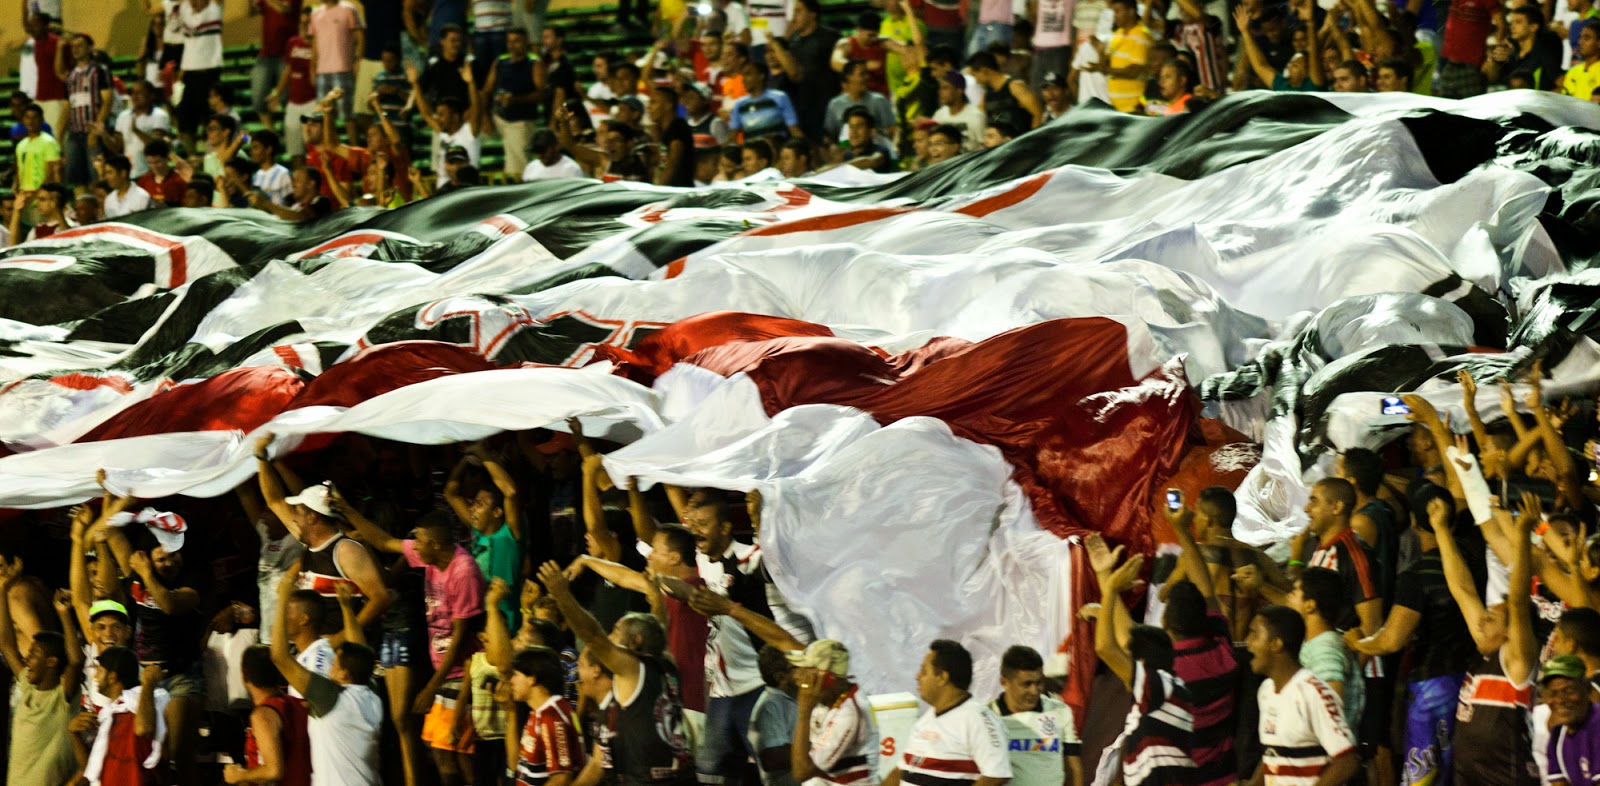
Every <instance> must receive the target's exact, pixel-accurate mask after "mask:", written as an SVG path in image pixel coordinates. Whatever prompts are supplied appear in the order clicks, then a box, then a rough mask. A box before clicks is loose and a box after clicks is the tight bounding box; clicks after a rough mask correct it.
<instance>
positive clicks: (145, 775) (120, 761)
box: [100, 712, 156, 786]
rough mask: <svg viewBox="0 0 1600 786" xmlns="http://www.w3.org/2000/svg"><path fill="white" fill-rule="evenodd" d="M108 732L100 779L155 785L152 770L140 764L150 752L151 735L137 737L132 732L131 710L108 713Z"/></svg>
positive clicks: (122, 784) (124, 784)
mask: <svg viewBox="0 0 1600 786" xmlns="http://www.w3.org/2000/svg"><path fill="white" fill-rule="evenodd" d="M107 733H108V734H110V735H111V736H110V737H109V738H108V739H107V740H106V743H107V745H106V758H105V764H104V765H103V766H102V767H101V768H100V782H101V783H104V784H108V786H109V784H113V783H114V784H117V785H118V786H156V771H155V770H153V769H152V770H147V769H145V768H144V760H145V759H146V758H147V757H149V756H150V751H151V750H152V744H153V743H154V742H155V737H154V736H153V735H152V736H149V737H140V736H139V735H137V734H135V733H134V732H133V713H131V712H119V713H116V714H115V715H112V716H111V729H110V730H109V731H108V732H107Z"/></svg>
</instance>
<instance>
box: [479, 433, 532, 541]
mask: <svg viewBox="0 0 1600 786" xmlns="http://www.w3.org/2000/svg"><path fill="white" fill-rule="evenodd" d="M467 450H468V451H470V452H472V453H473V454H474V455H476V456H477V457H478V458H479V460H480V461H482V462H483V470H484V471H485V472H487V473H489V480H491V481H493V482H494V487H495V488H497V489H499V490H500V496H501V497H502V498H503V500H502V502H501V507H502V508H503V509H504V510H505V514H506V526H508V527H510V528H511V535H512V536H513V537H515V538H516V539H517V540H519V541H520V540H522V504H521V498H520V497H519V496H518V494H517V480H516V478H513V477H511V472H510V471H509V470H507V469H506V467H505V465H504V464H502V463H501V462H500V459H499V458H497V457H495V455H494V454H493V453H490V452H489V451H488V449H487V448H485V447H484V446H483V444H482V443H478V444H475V445H473V446H471V447H469V448H467Z"/></svg>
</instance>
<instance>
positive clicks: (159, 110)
mask: <svg viewBox="0 0 1600 786" xmlns="http://www.w3.org/2000/svg"><path fill="white" fill-rule="evenodd" d="M150 3H151V8H150V25H149V30H148V32H147V34H146V37H145V42H144V46H143V48H142V50H141V52H140V53H139V59H138V62H137V65H136V67H135V69H134V73H132V74H129V75H127V76H123V77H114V76H113V74H112V71H111V69H110V60H109V58H108V57H107V56H106V54H105V53H104V52H103V51H100V50H97V49H96V48H95V42H94V41H93V40H92V39H91V38H90V37H89V36H87V35H84V34H81V33H72V32H66V31H62V30H61V28H60V19H59V18H54V17H52V15H51V13H50V11H52V10H53V11H59V6H57V7H56V8H53V9H52V8H49V5H50V4H48V3H45V4H40V3H37V2H31V1H30V2H27V3H23V4H22V7H23V22H24V26H25V28H26V29H27V31H28V33H29V36H30V37H29V38H28V40H27V43H26V45H25V46H24V48H23V51H22V56H21V62H20V63H19V66H20V67H19V73H20V75H21V85H20V90H19V91H18V92H17V93H15V94H13V95H12V96H11V112H12V115H13V117H14V125H13V127H12V132H11V137H12V142H13V153H14V155H13V161H14V174H13V175H12V176H11V178H9V179H10V180H11V183H12V186H13V194H14V196H12V195H8V197H7V199H6V200H5V202H4V203H3V204H0V234H5V235H8V236H11V238H12V241H13V242H20V241H22V240H23V239H25V238H27V237H46V236H48V235H49V234H50V233H51V232H53V231H55V230H57V229H59V228H62V227H67V226H73V225H76V224H82V223H88V222H91V221H95V220H99V219H102V218H115V217H118V216H121V215H126V214H127V213H131V212H134V211H138V210H143V209H147V208H149V207H159V206H161V205H167V206H188V207H199V206H208V205H209V206H213V207H239V208H246V207H254V208H258V209H262V210H268V211H270V212H272V213H274V214H276V215H278V216H280V217H282V218H286V219H295V220H299V219H308V218H314V217H318V216H322V215H326V214H327V213H329V212H331V211H334V210H338V209H341V208H343V207H346V206H349V205H372V206H378V207H394V206H398V205H401V204H405V203H406V202H409V201H412V200H415V199H420V198H424V197H426V196H429V195H431V194H435V193H442V192H444V191H448V190H454V189H457V188H463V187H467V186H473V185H479V184H492V183H501V182H506V181H516V180H534V179H540V178H557V177H593V178H601V179H606V180H619V179H620V180H636V181H645V182H652V183H656V184H661V185H674V186H685V187H689V186H704V185H707V184H711V183H718V182H727V181H731V180H741V179H766V178H777V177H798V176H802V175H805V174H808V173H816V172H818V171H820V170H823V169H827V168H830V167H835V166H855V167H859V168H862V169H869V170H873V171H875V172H885V173H888V172H896V171H904V170H917V169H921V168H924V167H928V166H932V165H936V164H939V163H942V162H944V161H948V160H950V159H952V158H956V157H958V156H961V155H963V154H965V153H970V152H972V151H975V150H978V149H980V148H992V147H996V146H998V145H1001V144H1004V143H1005V142H1006V141H1008V140H1010V139H1012V138H1014V137H1016V136H1018V135H1020V134H1022V133H1025V132H1027V131H1028V130H1030V129H1032V128H1037V127H1038V126H1040V125H1041V124H1044V123H1047V122H1049V121H1050V120H1052V119H1053V118H1055V117H1057V116H1059V115H1060V114H1061V113H1063V112H1065V111H1066V110H1067V109H1068V108H1069V107H1070V106H1073V105H1075V104H1080V103H1083V102H1085V101H1089V100H1091V99H1099V100H1101V101H1104V102H1106V103H1108V104H1110V105H1111V106H1113V107H1115V108H1116V109H1117V110H1120V111H1123V112H1132V113H1139V114H1150V115H1169V114H1177V113H1183V112H1190V111H1196V110H1199V109H1202V108H1203V107H1204V106H1205V105H1206V103H1208V102H1209V101H1212V100H1215V99H1216V98H1218V97H1220V96H1221V95H1223V94H1225V93H1227V92H1230V91H1238V90H1246V89H1253V88H1266V89H1271V90H1288V91H1317V90H1331V91H1339V92H1368V91H1379V92H1387V91H1404V92H1413V93H1420V94H1428V95H1438V96H1442V97H1448V98H1464V97H1468V96H1472V95H1476V94H1480V93H1483V92H1485V91H1487V90H1500V89H1515V88H1523V89H1536V90H1555V91H1559V92H1563V93H1566V94H1567V95H1571V96H1576V97H1578V98H1581V99H1586V100H1587V99H1590V98H1591V97H1592V96H1593V94H1594V89H1595V87H1596V86H1597V85H1600V28H1596V29H1595V30H1594V31H1592V32H1589V33H1586V32H1585V30H1587V29H1588V27H1589V22H1590V20H1592V19H1593V18H1595V16H1596V13H1597V12H1596V10H1595V9H1594V8H1593V7H1592V3H1591V0H1562V3H1561V4H1560V6H1559V7H1558V3H1557V2H1556V0H1544V2H1542V3H1534V2H1530V0H1504V3H1503V4H1502V2H1500V0H1493V1H1491V0H1455V2H1448V3H1447V2H1443V1H1442V0H1435V1H1433V2H1429V1H1428V0H1413V2H1409V3H1406V4H1403V5H1400V4H1391V3H1383V4H1379V3H1377V2H1375V0H1335V1H1334V2H1326V1H1324V0H1290V2H1289V3H1288V4H1287V5H1280V4H1276V3H1269V2H1265V0H1243V2H1238V3H1227V2H1223V1H1222V0H1214V1H1213V2H1201V0H1177V1H1176V2H1175V3H1170V4H1168V3H1164V2H1159V1H1158V0H1152V1H1151V2H1148V3H1146V4H1144V5H1142V6H1141V5H1139V4H1138V3H1137V2H1136V0H1029V2H1027V3H1026V4H1025V5H1026V7H1025V8H1024V7H1023V4H1021V3H1017V2H1015V1H1014V0H981V1H980V2H979V3H978V4H977V8H976V9H975V13H974V9H972V8H971V7H969V6H970V4H969V3H966V2H960V3H956V2H949V0H874V5H875V6H881V9H880V10H870V11H865V12H862V13H860V14H859V15H858V16H856V17H855V19H854V20H853V26H852V27H851V28H849V29H846V30H834V29H832V28H830V27H828V26H827V25H825V24H823V19H822V12H823V8H822V6H821V4H820V0H752V1H751V2H749V3H746V2H742V1H741V0H716V2H714V3H709V4H703V5H700V6H693V5H687V4H686V3H685V2H683V0H672V1H671V2H663V3H661V4H660V5H659V6H658V7H657V8H655V9H654V10H653V11H647V10H646V9H644V8H635V7H633V6H630V5H626V4H625V7H623V8H621V9H619V12H618V13H619V17H618V19H619V25H618V32H620V33H625V34H637V35H645V33H646V31H648V33H649V34H650V35H653V36H657V37H658V38H657V40H656V41H655V43H654V45H653V46H651V47H650V49H649V50H648V51H646V52H642V53H641V52H633V53H631V54H622V53H611V54H606V55H603V56H600V57H596V58H595V60H594V63H593V74H594V81H593V82H592V83H591V84H589V85H587V86H583V85H580V84H579V81H578V66H577V64H576V63H575V62H573V55H572V54H571V53H569V52H568V50H567V48H566V42H565V34H564V31H563V30H562V28H561V27H559V26H554V25H546V24H545V16H546V13H545V11H546V8H547V6H548V0H438V1H437V2H431V3H430V2H429V0H406V2H404V3H401V2H398V0H397V1H396V2H390V3H365V4H357V3H355V2H353V1H352V0H251V3H252V4H251V9H252V11H253V12H254V13H255V14H257V15H259V17H260V21H259V24H260V27H261V44H260V50H259V53H258V56H257V57H256V59H255V62H254V65H253V66H252V69H251V75H250V82H251V88H252V89H251V95H250V99H249V101H248V102H244V103H247V104H248V107H247V108H248V112H247V113H245V114H243V115H241V113H240V111H238V109H237V108H236V102H235V99H236V96H235V95H234V94H233V91H232V90H231V89H230V86H229V85H228V84H227V83H226V82H224V81H223V80H222V79H221V75H222V72H223V69H224V52H223V47H222V31H223V30H222V28H223V14H222V4H221V0H150ZM634 5H638V4H637V3H635V4H634ZM1224 20H1228V21H1227V22H1225V21H1224ZM969 31H970V34H969ZM1230 63H1231V65H1230ZM243 105H244V104H238V106H243ZM422 135H426V137H427V140H428V147H429V154H428V157H427V160H426V161H421V160H419V161H413V160H412V149H413V141H418V142H420V141H421V136H422ZM490 136H493V137H497V138H498V139H499V141H500V145H501V147H502V148H503V151H504V155H503V156H502V157H501V158H500V160H499V164H500V167H499V168H498V169H497V171H495V172H486V171H484V169H483V168H482V166H481V165H482V164H483V163H484V162H483V160H482V156H481V151H482V147H483V145H482V141H483V140H484V139H486V138H488V137H490ZM158 143H159V144H158ZM5 239H6V238H3V237H0V240H5Z"/></svg>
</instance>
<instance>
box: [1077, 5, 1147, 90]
mask: <svg viewBox="0 0 1600 786" xmlns="http://www.w3.org/2000/svg"><path fill="white" fill-rule="evenodd" d="M1110 6H1111V23H1112V26H1113V28H1114V32H1113V33H1112V34H1111V43H1110V44H1109V45H1106V44H1100V43H1098V42H1097V41H1091V43H1094V44H1095V48H1096V49H1099V50H1100V61H1099V62H1098V63H1095V64H1094V65H1092V66H1088V67H1086V68H1085V69H1084V70H1087V71H1098V72H1100V73H1103V74H1105V75H1106V76H1107V77H1109V82H1110V84H1109V85H1108V88H1109V90H1110V93H1111V105H1112V106H1113V107H1115V108H1116V109H1117V111H1119V112H1135V111H1137V110H1138V108H1139V103H1140V98H1141V97H1142V96H1143V95H1144V88H1145V79H1146V78H1147V77H1148V76H1149V73H1148V71H1149V64H1150V46H1151V45H1152V44H1154V43H1155V35H1154V34H1152V33H1151V32H1150V28H1148V27H1145V26H1144V24H1143V23H1142V22H1140V21H1139V6H1138V5H1137V3H1136V2H1135V0H1111V3H1110Z"/></svg>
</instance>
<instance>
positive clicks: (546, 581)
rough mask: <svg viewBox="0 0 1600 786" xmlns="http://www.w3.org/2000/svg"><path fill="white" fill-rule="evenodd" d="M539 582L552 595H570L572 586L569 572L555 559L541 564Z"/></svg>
mask: <svg viewBox="0 0 1600 786" xmlns="http://www.w3.org/2000/svg"><path fill="white" fill-rule="evenodd" d="M539 583H541V584H543V585H544V588H545V590H546V591H547V592H549V593H550V594H551V595H557V596H559V595H570V594H571V593H572V587H571V586H570V585H569V584H568V582H567V574H565V573H563V572H562V571H561V566H560V565H557V564H556V563H555V561H553V560H552V561H550V562H546V563H545V564H543V565H540V566H539Z"/></svg>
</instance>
